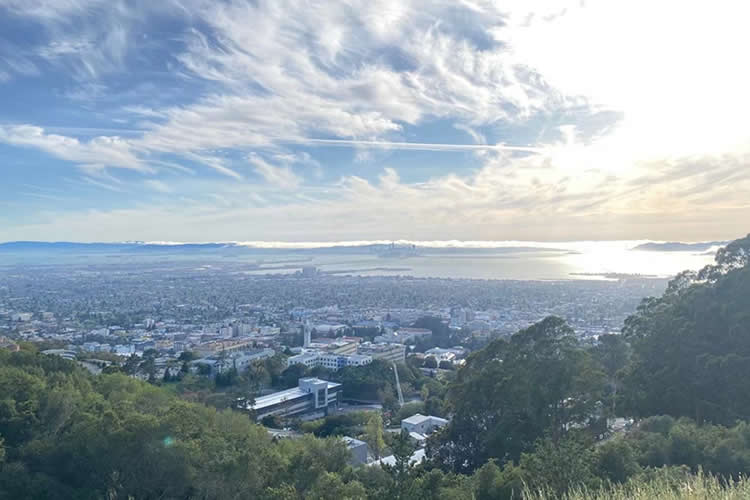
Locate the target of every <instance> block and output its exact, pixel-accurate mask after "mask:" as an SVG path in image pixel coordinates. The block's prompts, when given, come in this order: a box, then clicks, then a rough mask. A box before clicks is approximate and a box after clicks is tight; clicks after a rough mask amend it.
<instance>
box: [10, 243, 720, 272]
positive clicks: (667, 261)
mask: <svg viewBox="0 0 750 500" xmlns="http://www.w3.org/2000/svg"><path fill="white" fill-rule="evenodd" d="M347 243H348V246H346V247H343V246H339V247H336V246H330V245H331V244H330V243H328V244H325V243H304V244H301V245H305V246H303V247H302V249H299V248H290V246H291V245H294V244H292V243H282V244H279V243H262V244H257V246H253V245H254V244H247V243H245V244H239V245H236V246H230V247H228V248H222V249H219V250H213V249H212V250H207V251H206V250H199V251H192V250H190V251H185V250H179V249H171V248H170V247H169V246H165V248H164V249H162V250H159V251H158V252H153V253H150V252H138V251H136V252H132V251H128V252H122V251H107V252H92V253H87V252H80V251H75V252H56V251H40V252H36V251H33V252H15V253H9V252H2V253H0V269H3V268H14V267H16V266H20V267H23V266H26V265H43V266H48V265H52V266H55V265H60V266H72V267H81V266H83V267H86V266H92V265H93V266H107V265H108V264H117V265H130V264H132V265H136V266H137V265H138V264H145V263H162V264H167V265H175V266H177V267H187V268H190V269H201V270H205V271H210V270H211V269H213V270H219V269H223V270H224V271H229V270H231V271H232V272H241V273H246V274H247V275H257V274H289V273H295V272H299V271H300V270H301V269H302V268H303V266H315V267H316V268H318V269H319V270H320V271H321V272H323V273H328V274H333V275H336V274H351V275H362V276H398V275H401V276H415V277H420V278H470V279H513V280H568V279H589V280H591V279H617V278H618V277H622V276H632V275H641V276H653V277H660V278H663V277H670V276H674V275H675V274H677V273H679V272H681V271H683V270H686V269H691V270H697V269H700V268H702V267H703V266H705V265H707V264H710V263H711V262H713V259H714V255H715V251H716V248H712V249H710V251H646V250H636V249H634V248H635V247H637V246H638V245H639V244H641V243H644V241H596V242H585V241H584V242H554V243H550V242H546V243H539V242H515V241H513V242H510V241H509V242H486V241H485V242H460V241H445V242H434V241H433V242H399V244H400V245H401V248H407V247H410V246H411V244H412V243H413V244H415V245H416V248H415V250H413V251H405V252H404V251H396V252H388V251H386V252H383V251H382V247H380V250H377V249H373V250H372V251H370V250H368V249H366V248H361V249H357V246H358V245H360V246H361V245H364V244H369V243H372V242H356V243H357V244H351V243H352V242H347ZM378 243H381V242H378ZM262 245H266V246H262ZM325 245H329V246H325ZM238 247H239V248H238Z"/></svg>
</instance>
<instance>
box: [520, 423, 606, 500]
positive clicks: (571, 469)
mask: <svg viewBox="0 0 750 500" xmlns="http://www.w3.org/2000/svg"><path fill="white" fill-rule="evenodd" d="M593 463H594V454H593V450H592V448H591V442H590V441H589V440H587V439H586V438H585V436H580V435H568V436H566V437H564V438H563V439H560V440H558V441H554V440H552V439H549V438H546V439H543V440H540V441H539V442H538V443H537V445H536V449H535V450H534V453H524V454H523V455H522V456H521V461H520V468H521V470H522V473H523V477H524V479H525V482H526V484H527V485H529V486H530V487H532V488H533V489H542V490H546V491H553V492H555V493H557V494H563V493H565V492H567V491H568V490H570V489H571V488H575V487H587V488H595V487H597V486H598V484H599V480H598V478H597V477H596V476H594V474H593Z"/></svg>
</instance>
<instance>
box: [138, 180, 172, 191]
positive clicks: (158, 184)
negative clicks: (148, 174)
mask: <svg viewBox="0 0 750 500" xmlns="http://www.w3.org/2000/svg"><path fill="white" fill-rule="evenodd" d="M143 183H144V184H145V186H146V187H147V188H149V189H153V190H154V191H158V192H160V193H172V192H173V189H172V188H171V187H169V186H168V185H167V184H166V183H164V182H162V181H159V180H156V179H149V180H146V181H144V182H143Z"/></svg>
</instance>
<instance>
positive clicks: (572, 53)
mask: <svg viewBox="0 0 750 500" xmlns="http://www.w3.org/2000/svg"><path fill="white" fill-rule="evenodd" d="M749 17H750V3H748V2H737V1H722V0H717V1H712V2H708V1H705V2H700V1H695V2H684V1H671V0H662V1H659V2H653V1H640V0H632V1H628V2H621V1H596V0H585V1H583V0H579V1H571V2H567V1H564V0H554V1H549V2H542V1H534V0H503V1H487V0H450V1H443V0H435V1H431V2H424V1H410V0H362V1H359V0H349V1H334V0H327V1H314V0H294V1H287V0H272V1H271V0H269V1H264V0H231V1H230V0H226V1H216V0H211V1H208V0H159V1H153V0H151V1H141V0H128V1H120V0H0V241H12V240H65V241H132V240H141V241H186V242H200V241H282V242H283V241H287V242H295V241H331V242H333V241H352V240H391V239H393V240H475V241H476V240H522V241H528V240H533V241H574V240H636V239H637V240H640V239H654V240H682V241H706V240H714V239H730V238H735V237H738V236H742V235H744V234H746V233H748V232H750V196H749V195H750V127H749V126H748V125H747V120H748V117H749V116H750V98H748V96H747V93H748V89H750V66H748V64H747V63H746V59H747V55H746V49H747V47H750V30H747V29H746V20H747V19H748V18H749Z"/></svg>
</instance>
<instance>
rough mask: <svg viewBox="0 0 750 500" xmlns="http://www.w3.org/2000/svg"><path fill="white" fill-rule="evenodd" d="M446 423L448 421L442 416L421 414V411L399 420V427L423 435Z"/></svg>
mask: <svg viewBox="0 0 750 500" xmlns="http://www.w3.org/2000/svg"><path fill="white" fill-rule="evenodd" d="M446 425H448V421H447V420H446V419H444V418H440V417H435V416H432V415H422V414H421V413H417V414H416V415H412V416H411V417H409V418H405V419H403V420H402V421H401V428H402V429H404V430H405V431H407V432H409V433H412V432H415V433H417V434H424V435H427V434H430V433H431V432H432V431H434V430H435V429H440V428H441V427H445V426H446Z"/></svg>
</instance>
